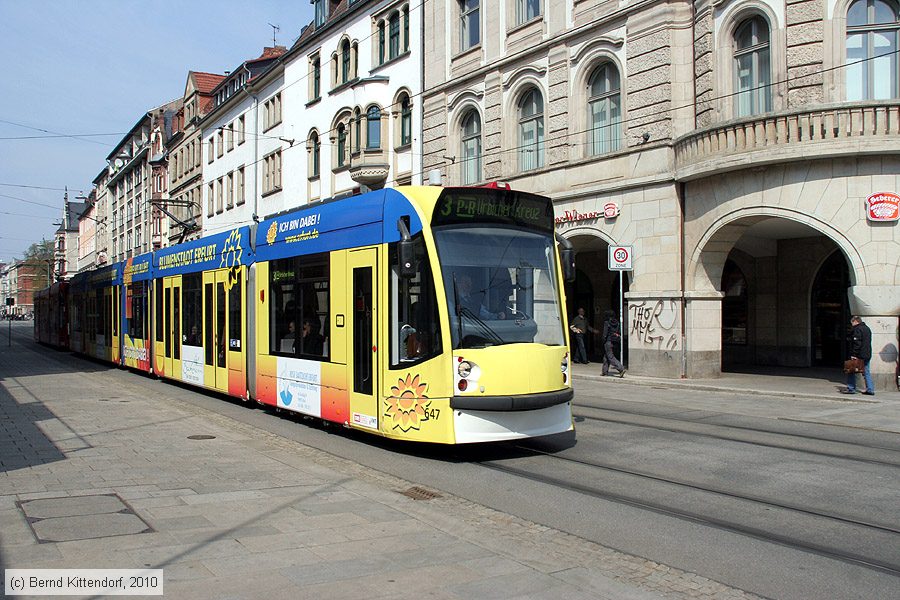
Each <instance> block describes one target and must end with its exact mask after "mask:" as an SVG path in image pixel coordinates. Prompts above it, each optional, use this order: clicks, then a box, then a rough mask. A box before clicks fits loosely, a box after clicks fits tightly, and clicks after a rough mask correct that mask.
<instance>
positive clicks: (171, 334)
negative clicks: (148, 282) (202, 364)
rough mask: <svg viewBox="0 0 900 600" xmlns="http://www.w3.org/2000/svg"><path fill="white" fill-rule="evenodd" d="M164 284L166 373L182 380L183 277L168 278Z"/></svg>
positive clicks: (164, 354) (164, 280)
mask: <svg viewBox="0 0 900 600" xmlns="http://www.w3.org/2000/svg"><path fill="white" fill-rule="evenodd" d="M162 281H163V282H164V283H163V357H164V358H163V360H164V362H165V371H164V373H165V374H166V375H168V376H169V377H171V378H173V379H181V276H180V275H176V276H174V277H166V278H164V279H163V280H162Z"/></svg>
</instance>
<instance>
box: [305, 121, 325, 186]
mask: <svg viewBox="0 0 900 600" xmlns="http://www.w3.org/2000/svg"><path fill="white" fill-rule="evenodd" d="M306 147H307V149H308V150H309V177H310V179H312V178H313V177H318V176H319V165H320V164H321V160H320V159H321V153H322V144H321V143H320V142H319V134H318V133H316V132H315V131H313V132H312V133H310V134H309V142H308V143H307V145H306Z"/></svg>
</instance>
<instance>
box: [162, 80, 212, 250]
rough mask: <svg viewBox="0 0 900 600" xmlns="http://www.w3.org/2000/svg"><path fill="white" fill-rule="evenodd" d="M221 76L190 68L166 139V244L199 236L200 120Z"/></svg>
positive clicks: (201, 207)
mask: <svg viewBox="0 0 900 600" xmlns="http://www.w3.org/2000/svg"><path fill="white" fill-rule="evenodd" d="M224 78H225V76H224V75H217V74H214V73H203V72H200V71H190V72H189V73H188V77H187V82H186V83H185V87H184V99H183V104H182V107H181V110H180V111H178V113H177V115H176V119H175V133H174V134H173V135H172V137H171V138H170V139H169V140H168V143H167V145H166V146H167V148H166V154H167V157H168V174H169V201H168V202H167V203H166V205H165V207H164V208H165V210H166V212H168V214H167V215H166V216H167V217H168V218H167V221H168V238H169V244H177V243H179V242H180V241H188V240H193V239H197V238H198V237H200V232H201V229H202V224H203V205H202V200H203V162H202V161H203V156H204V155H203V152H202V145H203V140H202V138H201V137H200V127H199V123H200V120H201V119H202V118H203V117H204V116H205V115H206V114H207V113H208V112H209V110H210V109H211V108H212V104H213V96H212V91H213V89H215V87H216V86H217V85H218V84H219V83H221V81H222V80H223V79H224Z"/></svg>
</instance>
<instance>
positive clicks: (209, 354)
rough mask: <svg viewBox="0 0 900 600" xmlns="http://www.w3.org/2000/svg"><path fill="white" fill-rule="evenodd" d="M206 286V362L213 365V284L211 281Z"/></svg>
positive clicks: (204, 318) (204, 301)
mask: <svg viewBox="0 0 900 600" xmlns="http://www.w3.org/2000/svg"><path fill="white" fill-rule="evenodd" d="M203 288H204V292H205V293H204V300H203V309H204V310H203V331H204V332H205V334H204V338H203V341H204V344H203V345H204V346H205V348H206V364H208V365H209V366H212V364H213V354H215V353H214V351H213V325H212V320H213V286H212V284H211V283H207V284H206V285H204V286H203Z"/></svg>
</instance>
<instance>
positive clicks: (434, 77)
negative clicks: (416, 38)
mask: <svg viewBox="0 0 900 600" xmlns="http://www.w3.org/2000/svg"><path fill="white" fill-rule="evenodd" d="M876 14H877V15H878V16H876ZM425 31H426V34H427V36H428V38H429V40H430V41H431V43H430V44H429V46H428V50H427V52H426V54H425V69H424V73H425V88H424V89H425V90H426V93H425V98H424V111H425V115H424V124H423V137H424V168H425V170H426V171H427V170H429V169H439V170H440V171H441V173H442V175H443V179H444V181H445V183H449V184H478V183H482V182H485V181H490V180H497V179H501V180H506V181H509V182H510V183H511V184H512V186H513V187H514V188H516V189H522V190H529V191H534V192H538V193H542V194H546V195H549V196H550V197H552V198H553V199H554V202H555V204H556V213H557V222H558V231H559V232H560V233H561V234H562V235H563V236H565V237H566V238H568V239H569V240H570V241H571V242H572V243H573V244H574V245H575V246H576V248H577V249H578V250H579V256H578V258H577V267H578V277H577V280H576V282H575V284H574V285H573V286H571V287H570V288H569V289H568V299H569V303H570V306H569V310H570V313H572V314H574V311H575V309H576V308H577V307H579V306H580V307H584V308H586V309H587V311H588V313H589V315H590V316H592V318H593V321H594V325H595V327H598V326H599V323H600V321H601V320H602V317H603V315H604V314H605V312H606V311H607V310H613V311H619V310H620V309H621V310H622V312H623V313H624V315H625V317H626V332H627V339H626V345H627V358H628V363H629V365H628V366H629V368H630V370H631V371H632V372H635V373H644V374H652V375H657V376H659V375H662V376H668V377H698V378H704V377H715V376H717V375H718V374H719V373H720V372H721V370H722V369H726V370H727V369H731V368H750V369H758V370H762V371H765V370H766V369H767V368H769V367H772V366H782V367H785V368H786V369H788V370H796V369H801V368H806V367H816V366H821V367H826V368H835V367H838V366H839V365H840V363H841V361H842V360H843V359H844V358H846V355H847V353H848V348H847V346H846V331H847V325H848V321H849V316H850V314H851V313H855V314H860V315H861V316H862V317H863V319H864V320H865V321H866V322H867V323H868V325H869V327H870V328H871V329H872V331H873V353H874V355H873V359H872V371H873V374H874V376H875V379H876V385H877V387H880V388H887V387H889V386H890V387H891V389H893V386H895V385H896V369H897V347H898V314H900V294H898V293H897V287H896V286H897V285H898V284H900V269H898V266H897V265H898V261H897V257H898V251H900V227H898V222H897V221H896V220H895V219H896V216H897V210H896V208H897V200H900V197H898V196H897V194H898V193H900V160H898V159H897V158H896V157H897V154H896V151H897V147H898V145H900V86H898V76H900V73H898V69H897V61H896V57H892V58H885V57H880V56H878V55H877V54H876V51H875V48H876V47H880V46H878V43H880V42H879V40H881V39H882V36H885V35H886V36H887V38H885V39H888V40H894V41H893V42H891V43H893V46H890V45H889V46H888V48H893V49H894V50H896V48H897V36H898V31H900V14H898V6H897V5H896V4H894V3H891V2H887V1H884V0H855V1H837V0H829V1H827V2H812V1H800V2H790V3H787V2H783V1H781V2H778V1H771V0H752V1H751V0H723V1H715V2H713V1H707V0H702V1H695V2H673V1H651V0H646V1H639V2H632V3H618V2H609V1H601V0H515V1H513V0H510V1H508V2H491V3H487V2H479V1H477V0H460V1H457V0H434V1H433V2H429V3H427V4H426V5H425ZM487 32H499V33H500V35H486V33H487ZM891 36H893V37H891ZM879 52H880V51H879ZM891 219H894V220H891ZM611 247H612V248H616V247H625V248H626V249H627V250H628V251H629V254H630V258H631V260H632V264H633V271H631V272H628V273H627V274H626V277H624V281H623V282H622V287H623V289H624V291H625V293H624V298H625V300H624V306H620V301H619V282H618V279H617V277H616V276H615V275H614V274H613V273H612V272H611V271H610V270H609V268H608V263H609V261H610V260H611V259H610V258H609V249H610V248H611ZM593 345H594V348H595V355H596V354H599V352H596V351H597V350H599V347H600V340H598V339H594V340H593Z"/></svg>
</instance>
